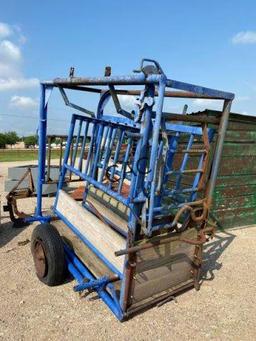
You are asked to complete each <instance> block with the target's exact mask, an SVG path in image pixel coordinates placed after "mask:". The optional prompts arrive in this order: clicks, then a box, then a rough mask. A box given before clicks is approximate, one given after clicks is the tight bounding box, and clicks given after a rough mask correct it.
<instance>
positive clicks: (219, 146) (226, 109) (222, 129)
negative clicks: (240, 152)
mask: <svg viewBox="0 0 256 341" xmlns="http://www.w3.org/2000/svg"><path fill="white" fill-rule="evenodd" d="M231 104H232V100H225V101H224V105H223V112H222V116H221V120H220V126H219V130H218V139H217V143H216V148H215V153H214V159H213V163H212V172H211V176H210V180H209V187H208V189H207V200H208V206H210V205H211V202H212V198H213V193H214V189H215V184H216V180H217V175H218V169H219V164H220V160H221V154H222V150H223V144H224V139H225V133H226V130H227V126H228V119H229V113H230V108H231Z"/></svg>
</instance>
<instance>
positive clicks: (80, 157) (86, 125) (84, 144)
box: [78, 121, 89, 172]
mask: <svg viewBox="0 0 256 341" xmlns="http://www.w3.org/2000/svg"><path fill="white" fill-rule="evenodd" d="M88 127H89V122H88V121H85V126H84V137H83V143H82V146H81V152H80V156H79V163H78V169H79V170H80V172H81V171H82V168H83V157H84V152H85V146H86V139H87V134H88Z"/></svg>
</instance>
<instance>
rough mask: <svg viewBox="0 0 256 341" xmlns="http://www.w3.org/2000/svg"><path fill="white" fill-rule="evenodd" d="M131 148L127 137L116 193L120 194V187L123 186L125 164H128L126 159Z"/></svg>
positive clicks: (130, 139) (129, 139)
mask: <svg viewBox="0 0 256 341" xmlns="http://www.w3.org/2000/svg"><path fill="white" fill-rule="evenodd" d="M131 147H132V138H131V137H128V141H127V146H126V151H125V154H124V159H123V162H122V167H121V172H120V180H119V183H118V190H117V191H118V193H121V191H122V186H123V182H124V179H125V175H126V168H127V164H128V159H129V155H130V150H131Z"/></svg>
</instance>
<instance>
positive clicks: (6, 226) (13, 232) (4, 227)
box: [0, 221, 27, 248]
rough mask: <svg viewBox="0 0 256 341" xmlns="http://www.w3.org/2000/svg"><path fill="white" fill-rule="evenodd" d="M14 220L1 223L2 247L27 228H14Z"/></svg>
mask: <svg viewBox="0 0 256 341" xmlns="http://www.w3.org/2000/svg"><path fill="white" fill-rule="evenodd" d="M12 225H13V224H12V222H11V221H8V222H6V223H1V225H0V248H2V247H3V246H5V245H6V244H8V243H9V242H10V241H11V240H12V239H13V238H15V237H16V236H18V235H19V234H20V233H21V232H22V231H24V230H25V228H26V227H27V226H25V227H20V228H13V226H12Z"/></svg>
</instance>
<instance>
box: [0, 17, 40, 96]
mask: <svg viewBox="0 0 256 341" xmlns="http://www.w3.org/2000/svg"><path fill="white" fill-rule="evenodd" d="M9 36H11V40H10V38H9V39H4V38H6V37H9ZM13 41H15V43H14V42H13ZM25 41H26V38H25V37H24V35H23V34H22V31H21V28H20V27H19V26H11V25H8V24H5V23H1V22H0V91H11V90H22V89H28V88H32V87H35V86H37V85H38V83H39V81H38V79H36V78H26V77H25V76H24V74H23V72H22V59H23V58H22V53H21V49H20V46H21V45H22V44H24V43H25Z"/></svg>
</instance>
